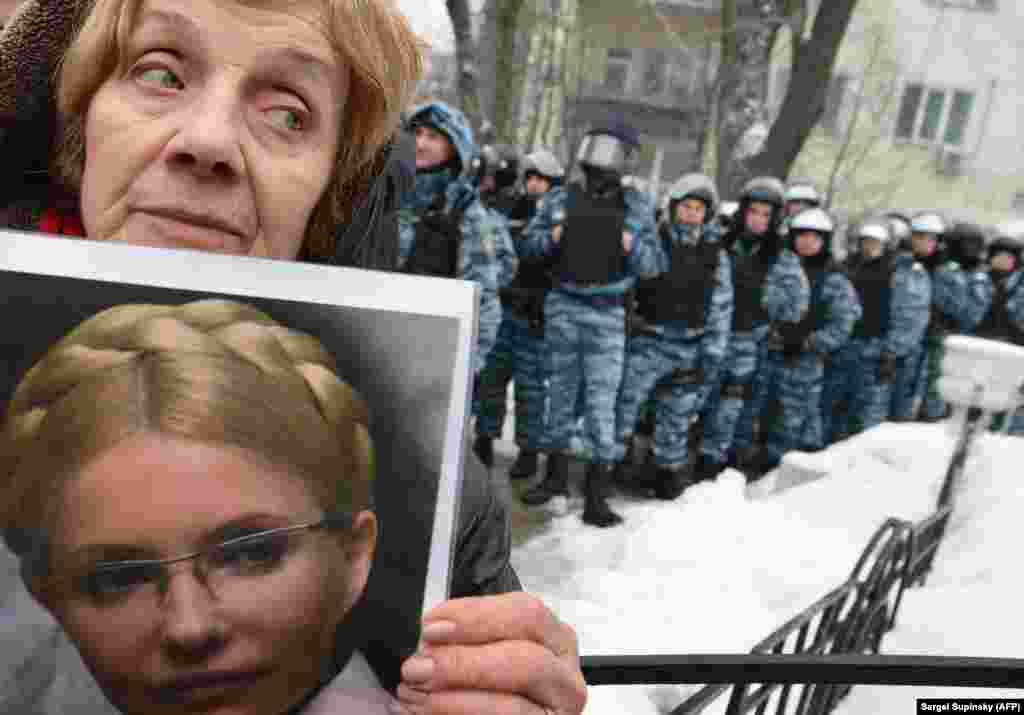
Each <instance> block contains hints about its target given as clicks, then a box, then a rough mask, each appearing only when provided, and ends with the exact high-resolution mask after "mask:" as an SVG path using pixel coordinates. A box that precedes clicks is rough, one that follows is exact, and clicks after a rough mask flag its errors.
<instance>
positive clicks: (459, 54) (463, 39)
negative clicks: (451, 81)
mask: <svg viewBox="0 0 1024 715" xmlns="http://www.w3.org/2000/svg"><path fill="white" fill-rule="evenodd" d="M445 3H446V5H447V7H448V18H449V19H450V20H451V23H452V34H454V35H455V72H456V87H457V88H458V92H459V106H460V107H461V109H462V111H463V112H464V113H465V114H466V118H467V119H468V120H469V122H470V124H472V126H473V128H474V129H477V128H479V126H480V122H481V111H480V110H481V107H480V95H479V92H478V78H479V68H478V67H477V64H476V47H475V45H474V43H473V25H472V17H471V15H470V12H469V1H468V0H445Z"/></svg>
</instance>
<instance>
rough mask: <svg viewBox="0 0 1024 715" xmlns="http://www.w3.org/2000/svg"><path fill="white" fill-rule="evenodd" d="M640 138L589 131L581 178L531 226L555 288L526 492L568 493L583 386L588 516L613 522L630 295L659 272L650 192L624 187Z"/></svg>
mask: <svg viewBox="0 0 1024 715" xmlns="http://www.w3.org/2000/svg"><path fill="white" fill-rule="evenodd" d="M639 151H640V137H639V134H638V133H637V131H636V130H635V129H633V128H632V127H630V126H628V125H625V124H621V123H612V124H609V125H606V126H599V127H595V128H593V129H591V130H590V131H589V132H588V133H587V134H586V135H585V136H584V137H583V140H582V141H581V142H580V145H579V147H578V148H577V153H576V161H577V165H578V167H579V176H578V178H577V179H576V180H574V181H571V182H570V183H569V184H568V185H567V186H565V187H558V188H555V189H552V190H551V191H549V192H548V193H547V194H545V196H544V199H543V200H542V201H541V203H540V205H539V206H538V208H537V214H536V216H534V218H533V220H532V221H531V222H530V225H529V226H528V227H527V239H526V245H525V247H524V248H525V249H526V252H527V254H529V255H533V256H537V257H544V258H547V259H549V260H550V262H551V264H552V270H553V273H554V287H553V288H552V290H551V291H550V292H549V293H548V295H547V298H546V299H545V301H544V340H545V353H546V355H547V360H548V365H547V374H548V380H549V390H548V396H549V412H548V444H549V450H550V451H549V454H548V460H547V472H546V474H545V477H544V480H543V481H542V482H541V483H540V484H538V485H537V486H536V487H533V488H531V489H529V490H527V491H525V492H524V493H523V494H522V500H523V502H524V503H526V504H528V505H531V506H538V505H540V504H544V503H546V502H548V501H549V500H551V499H552V498H553V497H555V496H560V495H566V494H568V485H569V454H570V449H571V440H572V436H573V432H574V428H575V424H576V412H577V398H578V396H579V395H580V393H581V391H582V397H583V412H584V424H585V429H586V432H587V437H588V439H589V442H590V445H591V448H592V453H591V457H590V459H591V461H590V463H589V464H588V466H587V475H586V484H585V507H584V511H583V520H584V522H586V523H588V524H591V525H594V526H599V527H608V526H614V525H615V524H618V523H619V522H621V520H622V518H621V517H620V516H619V515H618V514H616V513H615V512H614V511H612V510H611V508H610V507H609V506H608V502H607V498H608V492H609V488H610V482H611V476H612V470H613V467H614V464H615V463H616V461H617V459H618V455H617V445H616V440H615V400H616V397H617V396H618V393H619V385H620V383H621V382H622V365H623V360H624V354H625V343H626V326H625V321H626V310H625V301H626V293H627V292H628V291H629V289H630V288H632V286H633V284H634V283H635V281H636V279H637V278H638V277H642V276H650V275H654V274H655V273H656V272H657V271H658V269H659V265H658V262H659V258H658V247H657V244H656V243H655V241H654V231H655V227H654V206H653V205H652V202H651V200H650V198H649V197H648V196H647V195H646V194H644V193H641V192H639V191H637V190H636V189H633V188H627V187H625V186H623V181H622V180H623V177H624V176H626V175H627V174H629V173H630V171H631V170H632V169H633V168H634V167H635V165H636V162H637V160H638V157H639Z"/></svg>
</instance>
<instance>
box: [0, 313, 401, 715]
mask: <svg viewBox="0 0 1024 715" xmlns="http://www.w3.org/2000/svg"><path fill="white" fill-rule="evenodd" d="M0 439H2V441H3V450H2V454H3V456H4V458H3V461H2V462H0V464H2V466H0V505H3V506H2V507H0V533H2V534H3V537H4V539H5V541H6V542H7V544H8V545H9V546H10V548H11V549H12V551H14V552H15V553H16V554H18V555H19V556H20V557H21V559H22V568H21V572H22V576H23V578H24V580H25V582H26V584H27V586H28V587H29V589H30V591H31V592H32V594H33V595H34V596H35V597H36V598H37V599H38V600H39V601H40V602H41V603H42V604H44V605H45V606H46V608H47V609H48V610H49V611H50V612H51V613H52V614H53V615H54V617H55V618H56V620H57V621H58V622H59V623H60V624H61V626H62V627H63V628H64V630H65V632H66V633H67V634H68V635H69V637H70V638H71V640H72V642H73V643H74V644H75V646H76V648H77V649H78V651H79V653H80V654H81V656H82V658H83V661H84V662H85V664H86V665H87V666H88V668H89V670H90V672H91V673H92V674H93V676H94V677H95V679H96V681H97V682H98V683H99V685H100V686H101V688H102V689H103V691H104V694H105V695H106V696H107V698H108V699H109V700H110V702H111V703H112V704H114V706H115V707H117V708H118V710H120V711H121V712H123V713H125V714H126V715H135V714H138V715H157V714H158V713H163V712H166V713H176V712H182V711H183V710H187V711H188V712H215V711H216V712H219V711H220V710H218V708H230V709H231V711H232V712H238V713H243V712H244V713H251V714H252V715H256V714H257V713H267V715H277V714H279V713H284V712H299V711H302V712H322V713H328V712H330V713H334V712H351V711H353V710H356V709H358V711H359V712H365V713H387V712H389V707H388V706H389V705H390V701H391V699H390V697H389V696H388V695H387V693H386V692H385V691H384V690H383V689H382V688H381V686H380V684H379V683H378V682H377V680H376V678H375V677H374V676H373V673H372V671H371V670H370V668H369V667H368V666H367V664H366V662H365V660H363V658H362V656H361V655H360V654H359V653H358V651H356V652H354V653H353V654H352V656H351V657H350V658H349V659H348V661H347V662H346V663H344V664H336V663H335V662H334V654H335V648H334V637H335V630H336V628H337V627H338V625H339V624H340V622H341V620H342V619H343V618H344V617H345V616H346V615H347V614H348V612H349V611H350V610H351V608H352V606H353V605H354V604H355V602H356V600H357V599H358V598H359V596H360V594H361V593H362V591H363V588H364V586H365V585H366V581H367V577H368V575H369V571H370V562H371V558H372V555H373V551H374V546H375V543H376V519H375V517H374V514H373V512H372V511H371V510H370V506H371V504H370V501H371V496H370V495H371V491H370V485H371V479H372V477H373V463H374V459H373V447H372V443H371V440H370V436H369V432H368V425H367V411H366V407H365V405H364V404H363V402H362V400H361V399H360V398H359V397H358V395H356V394H355V393H354V392H353V391H352V389H351V388H350V387H348V385H346V384H345V383H343V382H341V381H340V380H339V379H338V377H337V376H336V374H335V367H334V363H333V360H332V359H331V357H330V356H329V355H328V354H327V353H326V351H325V350H324V349H323V347H322V346H321V345H320V343H319V342H318V341H317V340H316V339H315V338H312V337H311V336H308V335H305V334H303V333H297V332H294V331H290V330H288V329H286V328H283V327H281V326H279V325H277V324H276V323H274V321H273V320H271V319H270V318H269V317H268V316H266V315H264V314H262V313H260V312H259V311H257V310H255V309H253V308H249V307H248V306H245V305H242V304H240V303H233V302H230V301H219V300H210V301H198V302H194V303H189V304H186V305H184V306H152V305H125V306H119V307H116V308H111V309H108V310H106V311H104V312H102V313H100V314H98V315H96V316H94V317H92V318H90V319H89V320H87V321H85V322H84V323H82V324H81V325H79V326H78V327H77V328H76V329H74V330H73V331H72V332H71V333H70V334H68V335H67V336H66V337H65V338H64V339H62V340H61V341H59V342H58V343H57V344H56V345H54V346H53V347H52V348H51V349H50V350H49V351H48V353H47V354H46V355H45V356H44V357H43V358H42V359H41V360H40V361H39V362H38V363H37V364H36V365H35V366H34V367H33V369H32V370H30V371H29V372H28V374H27V375H26V377H25V378H24V379H23V380H22V381H21V383H20V384H19V386H18V388H17V390H16V391H15V395H14V398H13V399H12V400H11V403H10V405H9V408H8V414H7V419H6V420H5V423H4V431H3V433H2V438H0ZM55 475H60V476H59V477H55ZM39 524H43V525H45V526H44V527H43V528H42V529H40V528H39V527H38V526H37V525H39ZM339 670H340V672H339ZM304 706H308V708H306V709H302V708H303V707H304ZM297 707H298V708H299V710H296V709H295V708H297Z"/></svg>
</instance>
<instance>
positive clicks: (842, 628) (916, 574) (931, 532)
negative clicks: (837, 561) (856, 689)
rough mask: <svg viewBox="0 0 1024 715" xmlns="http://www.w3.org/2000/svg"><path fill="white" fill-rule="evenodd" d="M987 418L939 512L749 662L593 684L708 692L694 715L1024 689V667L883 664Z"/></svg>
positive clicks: (765, 643) (653, 669) (880, 541)
mask: <svg viewBox="0 0 1024 715" xmlns="http://www.w3.org/2000/svg"><path fill="white" fill-rule="evenodd" d="M984 423H985V420H984V415H982V414H981V413H980V411H979V410H972V411H971V412H969V413H968V415H967V417H966V419H964V421H963V423H962V424H961V430H960V434H959V435H958V439H957V441H956V446H955V448H954V451H953V455H952V457H951V459H950V462H949V465H948V468H947V470H946V474H945V478H944V480H943V484H942V488H941V492H940V495H939V500H938V507H937V510H936V511H935V512H934V513H933V514H931V515H930V516H928V517H927V518H925V519H922V520H921V521H919V522H917V523H912V522H909V521H904V520H901V519H895V518H890V519H887V520H886V521H885V523H883V524H882V525H881V526H880V527H879V528H878V529H877V530H876V531H875V533H874V535H873V536H872V537H871V540H870V541H869V542H868V545H867V546H866V547H865V549H864V551H863V552H862V553H861V555H860V558H859V559H858V560H857V563H856V565H855V566H854V567H853V570H852V571H851V573H850V576H849V578H848V579H847V580H846V581H845V582H844V583H843V584H842V585H840V586H839V587H837V588H835V589H833V590H832V591H830V592H829V593H827V594H825V595H824V596H822V597H821V598H820V599H818V600H817V601H816V602H815V603H813V604H811V606H810V607H808V608H807V609H806V610H804V611H803V612H802V613H800V614H798V615H797V616H795V617H794V618H792V619H790V620H789V621H788V622H786V623H784V624H783V625H782V626H781V627H779V628H778V629H776V631H775V632H774V633H772V634H771V635H769V636H768V637H767V638H765V639H763V640H762V641H761V642H760V643H758V644H757V645H756V646H754V648H753V649H752V651H751V652H750V653H749V654H744V655H679V656H672V655H655V656H589V657H584V658H583V659H582V666H583V674H584V677H585V678H586V680H587V683H588V684H590V685H640V684H656V683H661V684H703V685H704V687H703V688H701V689H700V690H698V691H697V692H696V693H694V694H693V695H691V696H690V697H689V698H687V699H686V700H685V701H683V703H682V704H680V705H679V707H677V708H676V709H675V710H673V715H695V714H696V713H701V712H703V711H704V710H705V709H706V708H707V707H708V706H709V705H710V704H711V703H713V702H715V701H716V700H718V699H719V698H721V697H724V696H725V694H726V693H729V701H728V706H727V710H726V713H727V715H741V714H742V713H750V712H756V713H757V715H764V714H765V713H769V712H770V713H774V715H791V714H792V715H826V714H827V713H830V712H832V710H833V709H834V708H835V706H836V705H837V704H838V702H839V701H840V700H841V699H842V698H843V697H844V696H845V695H846V694H847V693H848V692H849V691H850V688H851V686H853V685H857V684H865V685H945V686H949V685H956V686H965V687H992V688H995V687H1000V688H1024V659H1015V658H962V657H944V656H887V655H880V654H879V650H880V648H881V643H882V637H883V636H884V635H885V633H886V632H888V631H889V630H890V629H892V627H893V625H894V624H895V621H896V615H897V613H898V612H899V609H900V604H901V603H902V601H903V594H904V591H905V590H906V589H907V588H909V587H914V586H920V585H923V584H924V582H925V579H926V578H927V576H928V573H929V571H930V570H931V568H932V564H933V562H934V560H935V554H936V552H937V551H938V548H939V546H940V544H941V543H942V538H943V535H944V534H945V531H946V526H947V524H948V522H949V518H950V513H951V511H952V509H953V506H952V503H953V497H954V494H955V491H956V487H957V484H958V482H959V480H960V477H961V475H962V473H963V470H964V466H965V464H966V462H967V456H968V453H969V450H970V447H971V445H972V443H973V441H974V438H975V437H976V436H977V434H978V433H979V432H980V430H981V428H982V426H983V425H984Z"/></svg>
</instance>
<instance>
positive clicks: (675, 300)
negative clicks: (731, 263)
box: [636, 224, 722, 330]
mask: <svg viewBox="0 0 1024 715" xmlns="http://www.w3.org/2000/svg"><path fill="white" fill-rule="evenodd" d="M660 234H661V240H662V245H663V246H664V248H665V252H666V253H667V254H668V256H669V259H670V268H669V271H668V272H667V273H663V274H662V275H659V276H657V277H655V278H646V279H643V280H640V281H639V282H638V283H637V289H636V299H637V304H638V305H637V312H638V313H639V314H640V315H641V317H643V319H644V320H646V321H647V322H648V323H668V322H673V321H683V322H685V323H686V327H687V328H689V329H691V330H694V329H700V328H703V327H704V321H705V318H706V316H707V309H708V305H709V304H710V302H711V294H712V291H713V290H714V288H715V285H716V280H715V277H716V273H717V271H718V256H719V252H720V251H721V250H722V249H721V247H719V246H716V245H715V244H712V243H709V242H707V241H699V242H698V243H696V244H690V243H677V242H675V241H673V240H672V235H671V229H669V227H668V226H667V225H664V224H663V225H662V227H661V231H660Z"/></svg>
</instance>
